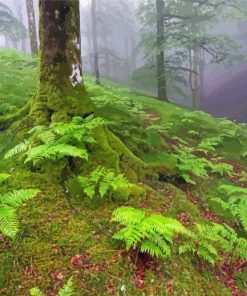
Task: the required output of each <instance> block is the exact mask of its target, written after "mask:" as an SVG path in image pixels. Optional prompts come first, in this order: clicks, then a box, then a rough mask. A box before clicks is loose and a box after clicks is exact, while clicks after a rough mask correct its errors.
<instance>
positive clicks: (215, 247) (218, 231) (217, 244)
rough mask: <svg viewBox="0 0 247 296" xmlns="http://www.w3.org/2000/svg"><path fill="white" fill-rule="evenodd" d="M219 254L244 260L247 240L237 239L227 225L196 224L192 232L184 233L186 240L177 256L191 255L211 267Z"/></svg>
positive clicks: (246, 254) (246, 252)
mask: <svg viewBox="0 0 247 296" xmlns="http://www.w3.org/2000/svg"><path fill="white" fill-rule="evenodd" d="M220 252H227V253H230V254H231V255H232V257H235V256H236V257H237V256H241V257H242V258H243V259H246V258H247V240H245V239H243V238H239V237H238V235H237V234H236V232H235V231H234V230H233V229H232V228H231V227H229V226H228V225H221V224H217V223H210V224H196V226H195V228H194V229H193V230H192V231H189V232H187V233H186V239H185V241H184V243H183V244H182V245H181V246H180V247H179V254H183V253H192V254H194V255H197V256H198V257H199V258H201V259H202V260H204V261H206V262H208V263H210V264H212V265H215V263H216V262H217V261H218V260H220V256H219V253H220Z"/></svg>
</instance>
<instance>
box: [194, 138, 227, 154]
mask: <svg viewBox="0 0 247 296" xmlns="http://www.w3.org/2000/svg"><path fill="white" fill-rule="evenodd" d="M222 141H223V137H222V136H221V135H220V136H217V137H211V138H205V139H203V140H202V141H201V143H200V144H199V145H198V147H197V149H196V150H197V151H202V152H204V153H206V154H207V153H209V152H215V149H216V147H217V146H218V145H219V144H220V143H221V142H222Z"/></svg>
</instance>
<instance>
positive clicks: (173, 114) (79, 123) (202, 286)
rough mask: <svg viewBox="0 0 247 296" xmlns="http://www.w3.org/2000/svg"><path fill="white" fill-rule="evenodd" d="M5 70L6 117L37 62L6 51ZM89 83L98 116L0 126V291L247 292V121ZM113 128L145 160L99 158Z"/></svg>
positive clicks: (1, 63) (0, 56) (0, 114)
mask: <svg viewBox="0 0 247 296" xmlns="http://www.w3.org/2000/svg"><path fill="white" fill-rule="evenodd" d="M14 65H15V66H14ZM16 65H17V66H16ZM0 67H1V69H3V72H2V73H1V75H2V76H3V79H2V80H1V82H0V106H1V107H0V118H4V117H5V116H9V115H10V114H12V113H13V112H15V111H17V110H18V109H19V108H21V107H23V106H24V105H25V103H26V102H27V100H28V99H29V98H30V96H31V95H32V94H33V93H34V91H35V84H36V81H35V79H34V77H35V70H36V62H35V59H34V58H31V57H28V56H25V55H22V54H19V53H16V52H13V51H5V50H1V51H0ZM13 69H15V70H13ZM85 85H86V89H87V91H88V92H89V94H90V97H91V98H92V100H93V102H94V103H95V105H96V107H97V114H96V115H97V116H89V117H87V118H80V117H74V118H73V119H71V121H70V122H68V123H52V124H50V125H49V126H38V127H35V128H33V129H31V130H28V131H25V132H23V131H21V129H20V126H21V124H22V122H21V121H18V122H14V123H13V124H12V126H11V127H10V128H9V129H7V130H6V129H5V128H4V127H2V128H1V130H2V131H1V133H0V156H1V157H0V231H1V235H0V250H1V251H0V262H1V265H0V295H7V296H13V295H20V296H22V295H23V296H24V295H25V296H26V295H42V293H45V295H48V296H53V295H58V293H60V294H59V295H196V296H197V295H198V296H201V295H222V296H223V295H224V296H225V295H234V296H244V295H247V294H246V288H247V269H246V265H247V264H246V262H247V261H246V260H247V240H246V239H247V171H246V164H247V126H246V125H245V124H235V123H234V122H232V121H230V120H227V119H216V118H214V117H212V116H210V115H209V114H206V113H203V112H200V111H195V112H192V111H189V110H186V109H183V108H180V107H179V106H177V105H175V104H171V103H166V102H161V101H158V100H155V99H154V98H151V97H147V96H144V95H141V94H140V93H138V92H137V91H132V90H130V89H128V88H123V87H121V86H119V85H117V84H114V83H112V82H110V81H107V80H102V85H101V86H97V85H95V83H94V79H93V78H92V77H90V76H85ZM105 126H108V129H109V130H110V132H112V134H110V133H109V134H108V137H109V138H108V139H107V141H111V140H112V138H111V137H112V136H111V135H113V134H114V135H115V136H117V137H118V138H119V139H120V140H121V141H122V142H123V143H124V144H125V145H126V146H127V147H128V148H129V150H130V151H131V152H132V153H133V155H134V156H135V158H133V159H134V160H135V161H137V160H138V161H137V163H133V164H130V163H126V162H125V160H124V159H123V160H122V166H121V167H120V168H117V167H114V165H113V164H114V159H112V160H111V162H109V163H107V162H106V161H105V160H104V161H103V160H102V161H97V162H93V161H91V155H92V154H93V153H96V152H95V150H94V149H95V148H94V147H95V138H94V134H93V132H92V131H94V130H99V131H100V129H101V128H104V127H105ZM123 155H124V154H123ZM123 155H121V154H120V158H121V156H122V157H123V158H124V156H123ZM98 159H99V158H98ZM136 166H138V167H139V171H138V170H137V169H136ZM82 168H83V169H82ZM60 172H62V174H61V173H60ZM78 172H80V173H78ZM82 172H83V173H82ZM42 291H43V292H42ZM59 291H60V292H59ZM61 291H62V292H61ZM64 291H65V292H64ZM35 293H36V294H35ZM38 293H40V294H38ZM61 293H67V294H61Z"/></svg>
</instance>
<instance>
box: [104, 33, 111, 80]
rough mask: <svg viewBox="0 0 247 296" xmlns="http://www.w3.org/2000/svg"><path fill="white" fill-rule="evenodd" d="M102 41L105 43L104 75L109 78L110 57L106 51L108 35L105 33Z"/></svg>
mask: <svg viewBox="0 0 247 296" xmlns="http://www.w3.org/2000/svg"><path fill="white" fill-rule="evenodd" d="M104 43H105V50H106V52H105V71H106V72H105V74H106V77H108V78H110V59H109V53H108V52H107V51H108V36H107V34H104Z"/></svg>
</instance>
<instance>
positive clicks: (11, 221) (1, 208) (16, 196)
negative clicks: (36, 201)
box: [0, 189, 40, 239]
mask: <svg viewBox="0 0 247 296" xmlns="http://www.w3.org/2000/svg"><path fill="white" fill-rule="evenodd" d="M39 192H40V191H39V190H37V189H25V190H24V189H21V190H15V191H13V192H8V193H5V194H3V195H1V196H0V231H1V232H2V233H3V234H4V235H6V236H9V237H10V238H12V239H13V238H14V237H15V236H16V234H17V232H18V231H19V228H20V226H19V221H18V218H17V212H16V210H17V209H18V208H19V207H20V206H21V205H22V204H23V203H24V202H25V201H27V200H29V199H31V198H33V197H34V196H35V195H37V194H38V193H39Z"/></svg>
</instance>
